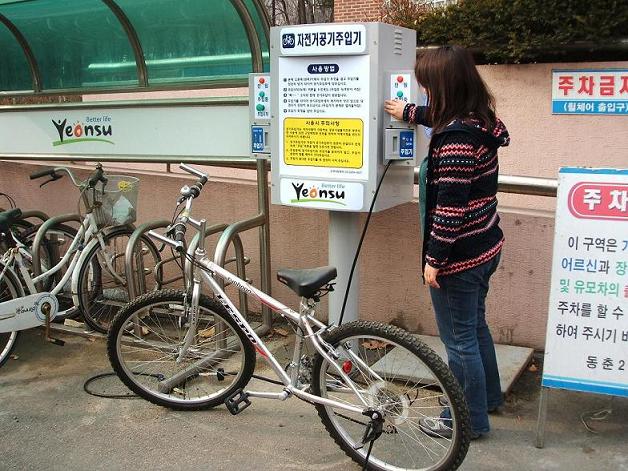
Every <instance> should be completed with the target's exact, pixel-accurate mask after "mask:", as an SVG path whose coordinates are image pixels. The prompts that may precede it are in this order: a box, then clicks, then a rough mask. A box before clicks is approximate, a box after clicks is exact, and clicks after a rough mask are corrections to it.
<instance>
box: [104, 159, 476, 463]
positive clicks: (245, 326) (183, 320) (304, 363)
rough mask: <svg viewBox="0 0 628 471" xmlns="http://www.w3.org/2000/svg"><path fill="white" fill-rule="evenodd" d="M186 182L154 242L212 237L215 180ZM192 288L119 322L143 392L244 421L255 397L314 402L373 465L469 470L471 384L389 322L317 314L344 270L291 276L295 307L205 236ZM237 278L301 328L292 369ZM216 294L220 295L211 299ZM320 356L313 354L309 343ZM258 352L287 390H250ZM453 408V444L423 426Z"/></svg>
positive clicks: (119, 359)
mask: <svg viewBox="0 0 628 471" xmlns="http://www.w3.org/2000/svg"><path fill="white" fill-rule="evenodd" d="M181 168H182V169H184V170H186V171H188V172H189V173H192V174H194V175H196V176H198V177H199V180H198V181H197V182H196V183H195V184H194V185H192V186H189V187H188V186H184V187H183V188H182V190H181V196H180V198H179V200H178V206H179V205H183V204H185V207H184V208H183V210H182V211H181V212H180V213H179V216H178V217H177V218H176V219H175V220H174V221H173V224H172V225H171V226H170V228H169V230H168V231H167V232H166V235H161V234H157V233H155V232H152V231H151V233H150V234H151V235H152V236H153V237H155V238H157V239H159V240H160V241H162V242H163V243H165V244H168V245H170V246H171V247H173V248H174V249H175V250H177V251H179V252H181V253H184V252H185V250H184V247H185V244H184V235H185V232H186V227H187V226H188V225H191V226H192V227H194V228H195V229H196V230H197V231H199V233H200V234H204V232H205V225H206V223H205V220H203V219H201V220H200V221H197V220H195V219H194V218H192V216H191V206H192V201H193V200H194V198H196V197H197V196H198V195H199V194H200V192H201V190H202V188H203V185H205V183H206V182H207V176H206V175H205V174H203V173H202V172H200V171H198V170H195V169H193V168H191V167H189V166H186V165H181ZM185 256H186V257H187V259H188V260H189V262H190V263H193V266H194V276H193V279H192V280H188V288H187V290H186V291H178V290H172V289H167V290H160V291H155V292H152V293H149V294H146V295H143V296H140V297H139V298H137V299H135V300H134V301H132V302H131V303H129V304H128V305H126V306H125V307H124V308H123V309H122V310H121V311H120V312H119V313H118V315H117V316H116V318H115V319H114V322H113V325H112V327H111V329H110V331H109V334H108V341H107V348H108V354H109V359H110V361H111V364H112V366H113V368H114V370H115V372H116V373H117V375H118V376H119V377H120V379H121V380H122V381H123V382H124V383H125V384H126V385H127V386H128V387H129V388H130V389H131V390H132V391H133V392H135V393H136V394H138V395H139V396H141V397H143V398H144V399H146V400H148V401H151V402H153V403H155V404H158V405H161V406H165V407H170V408H173V409H185V410H197V409H205V408H210V407H214V406H217V405H220V404H225V405H226V406H227V408H228V409H229V411H230V412H231V413H232V414H234V415H235V414H239V413H240V412H242V411H243V410H244V409H246V407H248V406H249V405H250V404H251V399H252V398H266V399H278V400H282V401H283V400H286V399H288V398H290V397H293V396H294V397H297V398H299V399H302V400H304V401H306V402H309V403H311V404H313V405H314V406H315V407H316V409H317V411H318V414H319V416H320V418H321V420H322V422H323V424H324V425H325V427H326V429H327V430H328V432H329V434H330V435H331V437H332V438H333V439H334V440H335V442H336V443H337V444H338V445H339V446H340V448H341V449H342V450H344V452H345V453H346V454H347V455H348V456H350V457H351V458H352V459H353V460H354V461H356V462H357V463H359V464H361V465H362V466H363V467H364V469H374V470H400V469H404V470H406V469H413V470H419V469H421V470H444V469H455V468H457V467H458V466H459V465H460V463H461V462H462V460H463V459H464V457H465V455H466V453H467V450H468V446H469V435H470V428H469V414H468V410H467V407H466V403H465V401H464V397H463V394H462V391H461V389H460V386H459V385H458V383H457V382H456V380H455V378H454V376H453V375H452V373H451V371H450V370H449V369H448V367H447V366H446V365H445V363H444V362H443V361H442V360H441V359H440V358H439V357H438V356H437V355H436V354H435V353H434V352H433V351H432V350H431V349H430V348H429V347H427V346H426V345H425V344H423V343H422V342H420V341H419V340H418V339H417V338H416V337H415V336H413V335H411V334H409V333H408V332H406V331H404V330H402V329H399V328H397V327H394V326H391V325H386V324H382V323H378V322H367V321H355V322H350V323H347V324H344V325H342V326H339V327H335V326H331V327H330V326H327V325H325V324H324V323H323V322H321V321H319V320H318V319H316V317H315V311H316V306H317V304H318V301H319V300H320V297H321V296H323V295H325V294H326V293H327V292H329V291H331V290H333V283H332V281H333V279H334V278H335V277H336V269H335V268H333V267H322V268H314V269H308V270H280V271H279V272H278V275H277V277H278V279H279V281H280V282H282V283H284V284H286V285H288V286H289V287H290V288H291V289H292V290H293V291H294V292H295V293H296V294H297V295H299V296H300V297H301V302H300V309H299V312H295V311H293V310H292V309H290V308H289V307H287V306H285V305H283V304H282V303H280V302H279V301H277V300H276V299H274V298H272V297H271V296H269V295H267V294H265V293H263V292H261V291H260V290H258V289H256V288H255V287H254V286H252V285H250V284H249V283H247V282H245V281H244V280H242V279H240V278H238V277H237V276H235V275H234V274H232V273H230V272H229V271H227V270H225V269H224V268H222V267H221V266H219V265H217V264H215V263H214V262H212V261H211V260H209V259H208V257H207V255H206V253H205V250H204V248H203V237H200V243H199V244H198V248H197V250H196V251H195V253H189V252H186V253H185ZM218 279H222V280H224V281H225V282H229V283H231V284H232V285H233V286H236V287H237V288H238V289H239V290H241V291H243V292H245V293H246V294H247V295H250V296H252V297H253V298H255V299H257V300H259V301H260V302H261V303H263V304H264V305H266V306H268V307H270V308H271V309H272V310H273V311H274V312H276V313H278V314H279V315H281V316H282V317H284V318H286V319H288V320H289V321H290V322H291V323H292V325H293V326H294V328H295V331H296V337H295V338H296V340H295V347H294V354H293V359H292V362H291V363H290V365H289V366H288V367H287V368H283V367H282V366H281V365H280V364H279V362H278V360H277V359H276V358H275V357H274V356H273V354H272V353H271V352H270V350H269V349H268V348H267V346H266V345H265V344H264V342H263V340H262V339H261V338H260V337H259V336H258V335H257V334H256V333H255V331H254V329H253V328H251V326H250V324H249V323H248V322H247V320H246V319H245V317H244V316H243V315H242V314H241V313H240V312H239V311H238V309H237V308H236V307H235V305H234V303H233V302H232V301H231V300H230V299H229V297H228V296H227V295H226V294H225V291H224V290H223V289H222V288H221V286H220V284H219V282H218V281H217V280H218ZM202 287H209V289H210V290H211V291H212V292H213V297H211V298H210V297H208V296H205V295H203V294H201V289H202ZM305 342H308V343H309V344H311V346H313V348H314V349H315V354H314V355H313V357H309V356H304V355H303V352H304V348H303V347H304V343H305ZM256 355H259V356H261V357H262V358H263V359H264V360H265V361H267V362H268V363H269V365H270V366H271V368H272V370H273V371H274V372H275V374H276V375H277V377H278V380H279V381H275V383H276V384H279V385H281V388H282V389H281V391H280V392H277V391H252V390H249V389H245V388H246V385H247V383H248V382H249V380H250V379H251V377H252V376H253V372H254V370H255V363H256ZM444 407H449V412H450V415H451V420H450V421H449V424H450V426H451V436H450V437H445V436H442V437H438V436H436V437H434V436H430V435H427V434H425V433H423V432H422V431H421V428H420V427H419V424H418V421H419V419H422V418H423V419H424V418H434V419H438V418H440V416H441V413H442V412H443V409H444Z"/></svg>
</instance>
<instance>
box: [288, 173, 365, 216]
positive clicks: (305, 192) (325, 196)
mask: <svg viewBox="0 0 628 471" xmlns="http://www.w3.org/2000/svg"><path fill="white" fill-rule="evenodd" d="M363 195H364V188H362V184H361V183H347V182H321V181H320V180H297V179H292V178H282V179H281V203H282V204H286V205H301V206H304V207H310V206H315V207H316V208H319V209H330V210H332V211H359V210H360V209H361V208H362V206H363V205H364V201H363Z"/></svg>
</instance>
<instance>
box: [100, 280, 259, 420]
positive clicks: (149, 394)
mask: <svg viewBox="0 0 628 471" xmlns="http://www.w3.org/2000/svg"><path fill="white" fill-rule="evenodd" d="M187 314H188V309H186V298H185V294H184V292H183V291H179V290H173V289H165V290H160V291H155V292H153V293H149V294H146V295H143V296H140V297H139V298H136V299H135V301H133V302H131V303H129V304H128V305H127V306H125V307H124V308H123V309H122V310H121V311H120V312H119V313H118V315H117V316H116V318H115V320H114V322H113V324H112V326H111V329H110V330H109V334H108V338H107V352H108V354H109V361H110V362H111V366H113V369H114V371H115V372H116V374H117V375H118V377H119V378H120V379H121V380H122V382H124V384H126V385H127V386H128V387H129V389H131V391H133V392H134V393H136V394H138V395H139V396H141V397H143V398H144V399H146V400H148V401H150V402H152V403H154V404H158V405H160V406H165V407H169V408H171V409H179V410H199V409H208V408H210V407H214V406H216V405H220V404H222V403H223V402H224V400H225V399H226V398H227V397H229V396H230V395H231V394H232V393H233V392H235V391H236V390H237V389H239V388H243V387H244V386H245V385H246V384H247V383H248V382H249V380H250V379H251V376H252V375H253V371H254V370H255V350H254V348H253V345H252V344H251V343H250V342H249V340H248V339H247V337H246V335H245V334H244V332H242V330H241V329H240V328H238V326H237V325H236V324H235V322H234V321H233V320H232V319H231V317H230V316H229V315H228V314H227V313H226V312H225V310H224V308H223V307H222V306H221V305H220V304H218V302H216V301H215V300H213V299H210V298H208V297H206V296H201V298H200V302H199V313H198V326H197V329H196V335H195V336H194V338H193V339H192V343H191V345H190V347H189V348H188V349H187V351H186V353H185V355H183V357H182V358H179V357H180V356H181V355H180V352H181V347H182V346H183V344H184V339H185V335H186V333H187V331H188V329H189V324H188V318H187Z"/></svg>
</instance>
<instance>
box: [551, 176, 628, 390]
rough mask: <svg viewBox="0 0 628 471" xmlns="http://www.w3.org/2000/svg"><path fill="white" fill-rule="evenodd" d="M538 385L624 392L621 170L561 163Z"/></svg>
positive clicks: (627, 347)
mask: <svg viewBox="0 0 628 471" xmlns="http://www.w3.org/2000/svg"><path fill="white" fill-rule="evenodd" d="M543 386H547V387H555V388H562V389H571V390H576V391H585V392H594V393H601V394H611V395H615V396H628V170H613V169H585V168H562V169H561V170H560V174H559V186H558V200H557V206H556V228H555V236H554V254H553V259H552V280H551V289H550V300H549V312H548V322H547V336H546V343H545V364H544V368H543Z"/></svg>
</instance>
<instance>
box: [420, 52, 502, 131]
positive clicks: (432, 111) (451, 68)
mask: <svg viewBox="0 0 628 471" xmlns="http://www.w3.org/2000/svg"><path fill="white" fill-rule="evenodd" d="M414 73H415V75H416V79H417V81H418V82H419V84H420V85H421V86H423V87H424V88H425V89H426V91H427V97H428V103H429V106H428V114H427V119H428V121H429V122H430V123H431V125H432V128H433V129H434V132H439V131H441V130H442V129H443V128H444V127H445V126H447V125H448V124H449V123H450V122H451V121H453V120H454V119H468V118H475V119H478V120H480V121H481V123H482V124H483V125H484V126H485V127H487V128H488V129H492V128H493V126H494V125H495V99H494V98H493V95H491V93H490V92H489V90H488V88H487V86H486V84H485V83H484V80H482V77H480V74H479V72H478V70H477V68H476V67H475V62H474V61H473V57H472V56H471V54H470V53H469V51H467V50H466V49H465V48H463V47H460V46H443V47H439V48H435V49H427V50H425V51H423V52H421V53H420V55H419V56H418V58H417V62H416V67H415V70H414Z"/></svg>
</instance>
